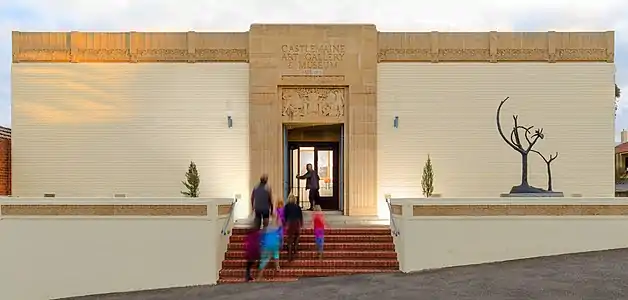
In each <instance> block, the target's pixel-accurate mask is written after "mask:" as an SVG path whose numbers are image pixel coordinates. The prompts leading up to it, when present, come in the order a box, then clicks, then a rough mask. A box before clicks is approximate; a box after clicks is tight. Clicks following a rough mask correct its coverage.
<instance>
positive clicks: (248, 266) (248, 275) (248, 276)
mask: <svg viewBox="0 0 628 300" xmlns="http://www.w3.org/2000/svg"><path fill="white" fill-rule="evenodd" d="M254 264H255V262H254V261H252V260H247V261H246V275H244V280H246V281H250V280H251V279H253V276H251V268H252V267H253V265H254Z"/></svg>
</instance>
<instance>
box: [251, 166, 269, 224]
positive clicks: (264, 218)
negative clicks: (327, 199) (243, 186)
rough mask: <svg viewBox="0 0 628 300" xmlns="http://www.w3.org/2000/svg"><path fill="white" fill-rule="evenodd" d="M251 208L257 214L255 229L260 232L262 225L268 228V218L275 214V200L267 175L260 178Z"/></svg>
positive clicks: (252, 194) (254, 190)
mask: <svg viewBox="0 0 628 300" xmlns="http://www.w3.org/2000/svg"><path fill="white" fill-rule="evenodd" d="M251 208H252V211H253V213H254V214H255V220H254V228H257V229H258V230H259V229H261V228H262V224H264V227H267V226H268V218H270V215H271V214H272V212H273V199H272V193H271V191H270V187H269V186H268V175H266V174H264V175H262V176H260V178H259V184H258V185H257V186H255V188H254V189H253V192H252V193H251Z"/></svg>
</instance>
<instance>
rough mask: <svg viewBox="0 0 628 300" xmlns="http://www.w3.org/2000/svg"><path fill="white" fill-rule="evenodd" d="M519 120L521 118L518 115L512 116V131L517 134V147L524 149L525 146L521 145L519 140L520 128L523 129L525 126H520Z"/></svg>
mask: <svg viewBox="0 0 628 300" xmlns="http://www.w3.org/2000/svg"><path fill="white" fill-rule="evenodd" d="M517 118H519V116H517V115H513V116H512V120H513V124H514V125H513V126H512V131H514V132H515V142H516V143H515V145H516V146H517V147H519V148H520V149H523V146H522V145H521V139H520V138H519V128H520V127H523V126H519V123H518V122H517Z"/></svg>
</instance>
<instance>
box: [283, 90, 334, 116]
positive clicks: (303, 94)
mask: <svg viewBox="0 0 628 300" xmlns="http://www.w3.org/2000/svg"><path fill="white" fill-rule="evenodd" d="M345 103H346V102H345V89H344V88H319V87H295V88H293V87H290V88H282V89H281V116H282V117H283V118H284V119H287V120H290V121H300V120H303V119H311V118H323V119H334V120H342V118H344V115H345Z"/></svg>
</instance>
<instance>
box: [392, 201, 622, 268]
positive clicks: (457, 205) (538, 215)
mask: <svg viewBox="0 0 628 300" xmlns="http://www.w3.org/2000/svg"><path fill="white" fill-rule="evenodd" d="M391 201H392V203H393V206H396V207H399V208H398V209H397V210H398V213H395V214H394V217H393V218H394V219H395V221H396V225H397V230H398V231H399V235H398V236H397V237H396V238H395V243H396V245H395V246H396V247H395V248H396V250H397V256H398V257H399V264H400V265H399V268H400V270H401V271H402V272H416V271H422V270H429V269H437V268H444V267H454V266H464V265H473V264H482V263H493V262H500V261H508V260H517V259H526V258H534V257H542V256H551V255H561V254H569V253H578V252H589V251H601V250H610V249H621V248H626V247H627V246H628V238H626V234H625V232H626V230H628V217H627V215H628V202H627V201H626V200H623V199H622V198H588V197H582V198H570V197H564V198H511V199H503V198H502V199H499V198H498V199H489V198H439V199H420V198H419V199H416V198H415V199H392V200H391Z"/></svg>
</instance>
